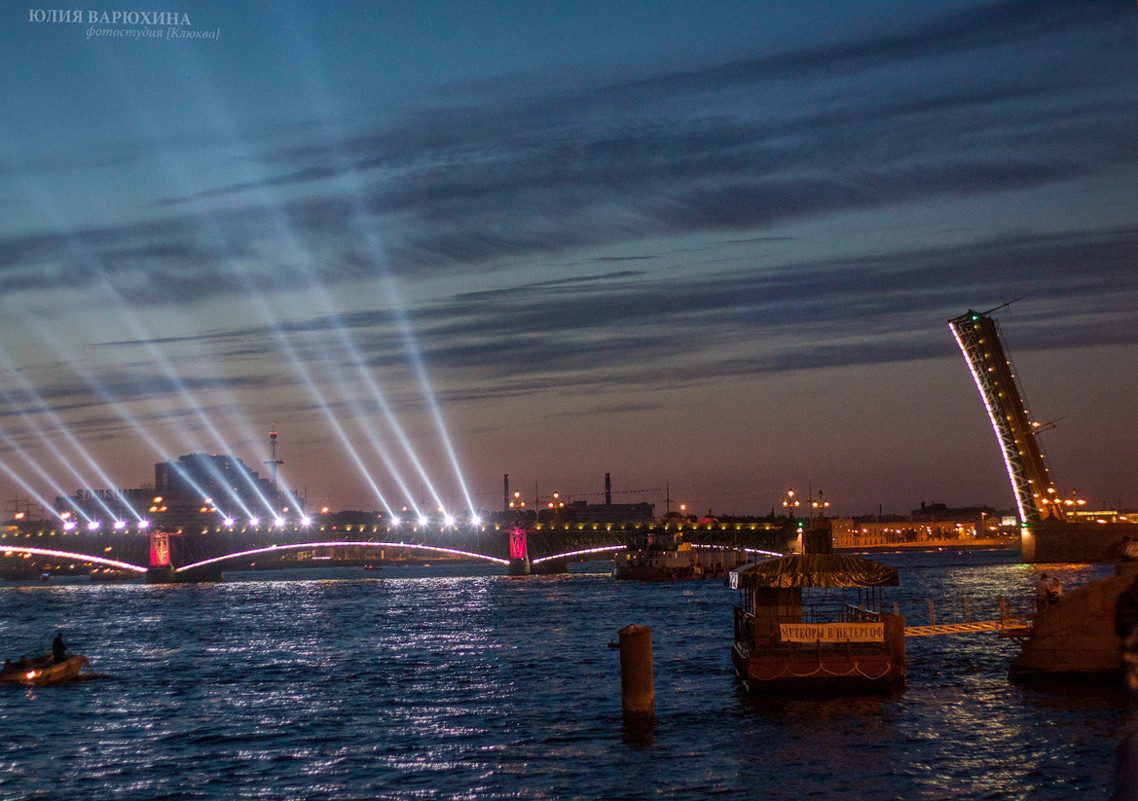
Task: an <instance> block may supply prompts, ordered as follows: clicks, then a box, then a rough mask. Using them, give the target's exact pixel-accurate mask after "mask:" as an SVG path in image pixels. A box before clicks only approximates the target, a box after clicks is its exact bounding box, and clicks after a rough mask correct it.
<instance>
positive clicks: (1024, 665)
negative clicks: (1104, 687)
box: [1008, 563, 1138, 680]
mask: <svg viewBox="0 0 1138 801" xmlns="http://www.w3.org/2000/svg"><path fill="white" fill-rule="evenodd" d="M1136 585H1138V563H1123V564H1120V565H1119V572H1118V574H1117V575H1114V576H1111V577H1110V578H1105V579H1101V580H1099V581H1095V582H1092V583H1091V584H1087V585H1086V586H1083V587H1079V588H1078V589H1076V590H1073V591H1072V592H1070V593H1067V594H1065V595H1064V596H1063V597H1062V598H1061V599H1060V600H1059V601H1058V602H1057V603H1054V604H1052V605H1051V606H1048V607H1046V608H1044V609H1042V610H1040V611H1039V612H1037V613H1036V614H1035V617H1034V620H1033V621H1032V628H1031V636H1030V637H1028V639H1027V640H1026V641H1025V642H1024V644H1023V650H1022V651H1021V652H1020V654H1019V655H1018V656H1017V657H1016V658H1015V659H1014V660H1012V665H1011V669H1010V670H1009V672H1008V676H1009V678H1012V679H1015V680H1030V679H1044V678H1088V679H1090V678H1098V677H1104V676H1106V675H1110V674H1118V673H1119V672H1120V671H1121V669H1122V641H1121V639H1120V638H1119V636H1118V623H1117V616H1118V609H1119V597H1120V596H1122V595H1123V594H1124V593H1131V592H1138V586H1136ZM1132 588H1133V589H1132ZM1124 606H1125V604H1124Z"/></svg>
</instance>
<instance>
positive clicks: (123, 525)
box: [115, 520, 126, 531]
mask: <svg viewBox="0 0 1138 801" xmlns="http://www.w3.org/2000/svg"><path fill="white" fill-rule="evenodd" d="M124 528H126V521H125V520H116V521H115V531H122V530H123V529H124Z"/></svg>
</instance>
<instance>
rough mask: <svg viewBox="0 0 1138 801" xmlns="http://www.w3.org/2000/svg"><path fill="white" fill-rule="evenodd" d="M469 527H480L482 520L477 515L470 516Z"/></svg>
mask: <svg viewBox="0 0 1138 801" xmlns="http://www.w3.org/2000/svg"><path fill="white" fill-rule="evenodd" d="M470 525H472V526H480V525H482V518H481V517H479V516H478V515H475V514H472V515H471V516H470Z"/></svg>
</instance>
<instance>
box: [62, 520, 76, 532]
mask: <svg viewBox="0 0 1138 801" xmlns="http://www.w3.org/2000/svg"><path fill="white" fill-rule="evenodd" d="M74 529H75V521H74V520H68V521H67V522H66V523H64V524H63V530H64V531H73V530H74Z"/></svg>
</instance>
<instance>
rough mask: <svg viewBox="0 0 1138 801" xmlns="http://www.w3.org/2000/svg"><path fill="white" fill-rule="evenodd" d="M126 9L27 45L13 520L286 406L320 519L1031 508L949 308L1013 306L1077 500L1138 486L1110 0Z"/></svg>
mask: <svg viewBox="0 0 1138 801" xmlns="http://www.w3.org/2000/svg"><path fill="white" fill-rule="evenodd" d="M127 11H128V12H134V16H133V17H130V16H124V17H122V18H120V19H119V20H118V21H114V20H111V21H106V22H104V21H103V20H102V19H101V18H96V19H95V20H94V21H92V20H90V19H89V18H87V17H84V16H82V15H80V18H79V19H78V20H74V19H71V18H70V17H68V18H67V19H61V18H59V17H58V16H55V17H53V16H52V14H51V13H47V12H45V13H44V14H42V15H40V14H37V12H36V11H35V10H29V9H27V8H24V9H10V10H8V11H6V12H4V14H5V16H4V18H3V23H2V26H0V28H2V31H3V33H2V35H3V36H4V47H3V48H0V64H2V65H3V67H4V69H5V74H7V75H9V76H12V80H11V81H10V83H11V89H10V92H9V94H10V98H9V102H7V103H6V105H5V107H4V109H3V110H0V115H2V116H0V119H2V120H3V123H4V124H3V126H2V127H0V131H2V132H0V208H3V209H4V214H3V215H0V409H2V411H0V463H3V465H4V466H5V470H4V472H3V473H2V474H0V492H2V493H3V501H4V502H5V504H8V503H10V501H11V500H12V499H14V498H28V497H30V495H31V493H32V492H35V493H39V494H40V495H41V496H43V497H46V498H47V499H49V500H50V499H53V498H54V496H55V495H57V494H60V491H62V494H71V493H73V492H75V490H76V489H86V488H91V489H99V488H109V487H118V488H127V487H135V486H141V485H142V484H144V483H145V482H146V481H148V480H150V478H151V475H149V474H148V470H152V467H153V464H154V463H156V462H162V461H167V460H171V459H177V458H178V457H179V456H180V455H183V454H187V453H193V452H199V451H200V452H209V453H225V454H231V455H233V456H236V457H238V458H240V459H242V460H243V461H245V462H246V464H248V465H249V466H250V467H252V468H254V469H260V470H261V472H262V474H267V473H268V470H267V469H266V468H265V466H264V463H265V462H266V461H267V460H270V458H271V455H270V451H269V439H268V432H269V430H270V428H275V430H278V431H279V432H280V457H281V458H282V459H283V460H284V464H283V465H281V480H282V483H283V484H284V485H285V488H286V489H288V490H292V491H298V492H306V494H307V495H308V496H309V497H310V498H311V499H313V500H314V501H316V502H319V503H327V504H328V505H330V506H332V507H333V508H337V509H383V508H385V507H386V508H398V507H402V506H403V505H404V504H405V503H407V502H408V501H410V502H411V503H412V504H416V505H420V506H423V507H431V506H434V505H436V504H439V503H441V504H444V505H446V506H448V507H450V508H452V509H465V508H469V507H471V506H473V507H474V508H486V509H496V508H498V507H499V505H500V500H501V493H502V475H503V474H505V473H508V474H510V476H511V482H512V483H513V485H514V486H515V488H517V489H519V490H521V491H523V492H525V493H527V494H532V492H533V488H534V487H535V485H536V486H537V487H538V488H539V491H540V492H541V493H542V494H543V495H545V494H547V493H552V492H554V491H558V492H561V493H562V494H563V495H567V496H572V497H583V498H585V499H587V500H590V501H591V502H599V501H600V498H601V496H602V482H603V476H604V474H605V473H612V475H613V489H614V492H615V493H616V496H615V499H616V500H629V501H642V500H647V501H650V502H655V503H657V505H658V508H660V509H661V510H662V505H663V500H664V491H663V488H664V487H667V488H668V490H669V492H670V494H671V497H672V498H673V500H675V501H676V502H677V503H679V502H684V503H687V504H689V506H690V507H691V508H692V509H696V510H699V511H700V512H701V513H702V512H703V511H705V510H708V509H710V510H712V511H714V512H716V513H721V514H765V513H767V512H768V511H769V510H770V509H771V508H772V507H778V506H779V504H780V503H781V499H782V497H783V495H784V494H785V492H786V491H787V490H788V489H795V490H796V491H797V492H798V493H799V494H804V493H805V492H806V491H807V489H808V487H809V488H812V489H813V490H814V491H815V492H816V491H818V490H822V491H824V492H825V493H826V497H827V499H828V500H830V501H831V502H832V503H833V504H834V510H835V513H838V514H847V515H857V514H865V513H869V512H873V511H876V510H877V509H878V508H879V507H880V508H882V509H883V510H884V511H885V512H901V513H904V512H908V511H909V510H910V509H913V508H915V507H917V506H918V505H919V504H920V503H921V502H922V501H925V502H929V503H932V502H942V503H946V504H947V505H949V506H954V507H955V506H975V505H990V506H994V507H997V508H1003V509H1009V508H1011V507H1012V506H1013V503H1014V501H1013V494H1012V490H1011V486H1010V484H1009V482H1008V478H1007V474H1006V472H1005V470H1004V467H1003V464H1002V462H1001V459H1000V453H999V448H998V445H997V443H996V439H995V435H994V434H993V432H992V428H991V425H990V423H989V422H988V420H987V418H986V415H985V412H984V408H983V404H982V402H981V400H980V398H979V396H978V394H977V392H976V388H975V386H974V384H973V382H972V380H971V377H970V376H969V374H968V370H967V367H966V366H965V364H964V361H963V359H962V357H961V355H960V353H959V351H958V350H957V348H956V345H955V342H954V341H953V338H952V334H951V332H950V331H949V329H948V325H947V322H948V320H949V319H950V318H952V317H955V316H957V315H959V314H962V313H964V312H965V311H966V310H968V309H975V310H977V311H987V310H989V309H992V308H995V307H998V306H1000V305H1001V304H1003V303H1005V302H1007V301H1012V300H1016V299H1019V300H1017V301H1016V302H1015V303H1013V304H1012V305H1010V306H1008V307H1006V308H1003V309H1001V310H1000V311H999V312H997V313H996V314H995V316H996V317H997V319H999V321H1000V322H1001V325H1002V329H1003V332H1004V335H1005V337H1006V344H1007V347H1008V352H1009V354H1010V356H1011V358H1012V359H1013V360H1014V362H1015V364H1016V366H1017V368H1018V373H1017V375H1018V379H1019V382H1020V385H1021V387H1022V388H1023V390H1024V392H1025V395H1026V398H1027V400H1028V401H1029V405H1028V408H1029V411H1030V412H1031V414H1032V416H1033V417H1034V419H1035V420H1037V421H1039V422H1042V423H1051V422H1055V426H1054V428H1053V429H1051V430H1048V431H1046V432H1045V433H1044V434H1042V435H1041V441H1042V443H1043V447H1044V449H1045V450H1046V452H1047V455H1048V457H1049V460H1048V462H1049V466H1050V468H1051V471H1052V475H1053V476H1054V478H1055V480H1056V483H1057V484H1058V486H1059V487H1060V488H1061V490H1062V491H1063V492H1064V493H1069V492H1075V491H1077V492H1078V493H1079V494H1080V495H1081V496H1082V497H1084V498H1086V499H1087V500H1088V501H1089V502H1090V503H1091V504H1092V505H1096V506H1097V505H1101V506H1114V505H1119V504H1120V505H1123V506H1129V507H1132V508H1133V507H1138V492H1136V489H1138V470H1136V468H1135V467H1134V458H1133V455H1134V453H1135V451H1136V449H1138V430H1136V427H1135V426H1134V421H1133V418H1132V416H1131V415H1130V409H1131V406H1132V398H1133V397H1134V396H1135V394H1136V392H1138V303H1136V302H1135V301H1136V300H1138V270H1135V257H1136V256H1138V201H1136V200H1135V199H1134V193H1133V186H1135V185H1136V184H1138V180H1136V179H1138V148H1135V146H1134V144H1133V143H1134V142H1135V141H1138V136H1136V135H1138V120H1136V119H1135V116H1134V114H1133V109H1134V107H1135V101H1136V100H1138V12H1136V11H1135V9H1134V8H1133V7H1130V6H1128V5H1127V4H1120V3H1108V2H1091V3H1047V4H1019V3H978V2H958V3H937V4H895V3H863V2H855V3H842V4H829V3H781V4H776V3H742V2H724V3H697V2H656V3H647V2H620V3H618V2H599V1H598V2H587V3H572V4H562V3H551V4H540V5H539V4H527V3H504V4H503V3H462V4H456V3H445V2H437V3H416V4H404V3H368V2H360V3H353V4H349V5H347V6H344V7H338V8H337V9H336V10H335V13H332V12H331V11H330V10H329V9H328V8H327V7H326V6H325V5H324V4H317V3H307V2H296V3H289V4H279V3H255V2H254V3H247V4H246V3H243V4H241V5H240V7H237V6H234V7H226V8H217V7H214V6H211V5H209V4H205V3H195V2H191V3H188V4H186V5H185V6H183V7H182V8H180V9H179V10H178V11H179V13H181V14H182V15H183V16H184V19H173V20H170V19H164V20H162V22H163V23H173V24H161V25H156V24H149V23H152V22H155V21H156V20H155V19H154V18H153V17H152V16H151V15H152V13H153V10H152V9H150V8H149V7H145V8H144V7H141V6H140V7H139V8H137V9H128V10H127ZM143 12H145V14H144V13H143ZM53 13H54V12H53ZM129 31H135V32H136V33H133V34H132V33H127V32H129ZM190 34H193V36H190Z"/></svg>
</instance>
